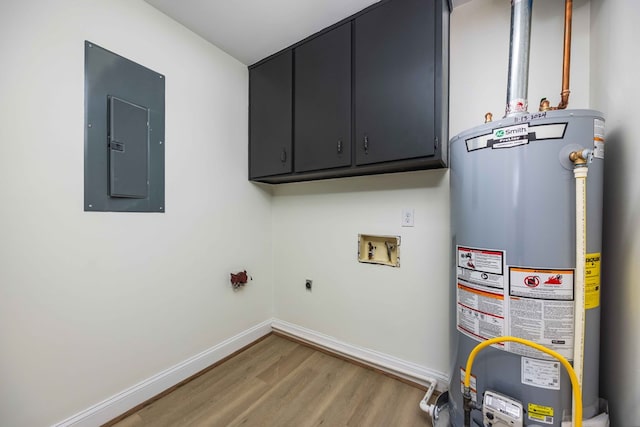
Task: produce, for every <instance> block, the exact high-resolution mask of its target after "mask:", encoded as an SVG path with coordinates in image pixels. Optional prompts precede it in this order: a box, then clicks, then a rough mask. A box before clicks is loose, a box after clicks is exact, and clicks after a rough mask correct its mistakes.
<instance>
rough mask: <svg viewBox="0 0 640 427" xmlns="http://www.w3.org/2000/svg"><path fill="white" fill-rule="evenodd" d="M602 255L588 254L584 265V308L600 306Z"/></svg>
mask: <svg viewBox="0 0 640 427" xmlns="http://www.w3.org/2000/svg"><path fill="white" fill-rule="evenodd" d="M600 258H601V255H600V253H599V252H598V253H593V254H587V256H586V258H585V263H584V276H585V280H584V308H585V309H587V310H588V309H590V308H596V307H599V306H600Z"/></svg>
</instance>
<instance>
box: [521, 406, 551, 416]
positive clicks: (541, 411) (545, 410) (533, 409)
mask: <svg viewBox="0 0 640 427" xmlns="http://www.w3.org/2000/svg"><path fill="white" fill-rule="evenodd" d="M527 409H528V411H529V415H531V414H538V415H546V416H549V417H553V407H551V406H542V405H536V404H535V403H529V407H528V408H527Z"/></svg>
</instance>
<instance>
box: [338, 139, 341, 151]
mask: <svg viewBox="0 0 640 427" xmlns="http://www.w3.org/2000/svg"><path fill="white" fill-rule="evenodd" d="M338 154H342V140H341V139H339V140H338Z"/></svg>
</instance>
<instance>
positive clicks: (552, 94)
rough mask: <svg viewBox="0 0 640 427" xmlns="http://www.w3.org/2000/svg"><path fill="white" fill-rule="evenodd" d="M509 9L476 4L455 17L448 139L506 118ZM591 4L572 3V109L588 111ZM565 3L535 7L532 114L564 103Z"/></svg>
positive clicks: (498, 2)
mask: <svg viewBox="0 0 640 427" xmlns="http://www.w3.org/2000/svg"><path fill="white" fill-rule="evenodd" d="M510 14H511V9H510V3H509V2H508V1H505V0H473V1H472V2H469V3H467V4H464V5H462V6H460V7H458V8H456V9H454V11H453V13H452V15H451V80H450V127H449V129H450V135H451V136H453V135H456V134H458V133H460V132H461V131H463V130H466V129H468V128H470V127H473V126H477V125H479V124H481V123H483V122H484V114H485V113H486V112H488V111H490V112H492V113H493V117H494V119H498V118H501V117H502V116H504V110H505V102H506V96H507V95H506V94H507V71H508V65H509V30H510V20H511V15H510ZM589 17H590V11H589V0H575V1H574V2H573V40H572V55H571V76H570V80H571V97H570V99H569V108H589V25H590V22H589ZM563 31H564V2H563V1H559V0H536V1H534V2H533V14H532V23H531V45H530V48H531V50H530V57H529V65H530V71H529V111H538V104H539V102H540V99H541V98H543V97H546V98H548V99H549V100H550V101H551V104H552V105H557V104H558V103H559V102H560V91H561V89H562V42H563Z"/></svg>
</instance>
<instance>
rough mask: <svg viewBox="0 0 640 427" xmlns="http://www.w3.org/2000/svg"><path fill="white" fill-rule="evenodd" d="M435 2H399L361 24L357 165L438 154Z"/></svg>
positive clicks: (369, 15)
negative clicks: (436, 138) (436, 137)
mask: <svg viewBox="0 0 640 427" xmlns="http://www.w3.org/2000/svg"><path fill="white" fill-rule="evenodd" d="M434 1H435V0H394V1H391V2H388V3H385V4H383V5H381V6H380V7H378V8H376V9H374V10H372V11H370V12H368V13H365V14H363V15H361V16H359V17H358V18H356V20H355V52H354V53H355V65H354V67H355V70H354V71H355V79H354V81H355V88H354V90H355V128H356V132H355V138H356V141H355V149H356V164H358V165H365V164H371V163H378V162H385V161H392V160H399V159H411V158H416V157H424V156H431V155H433V154H434V152H435V147H434V144H435V143H434V139H435V129H434V126H435V120H434V116H435V111H434V109H435V100H434V96H435V85H434V82H435V75H434V73H435V66H436V64H435V61H436V56H435V31H436V22H435V14H434V11H435V10H436V8H435V3H434Z"/></svg>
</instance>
